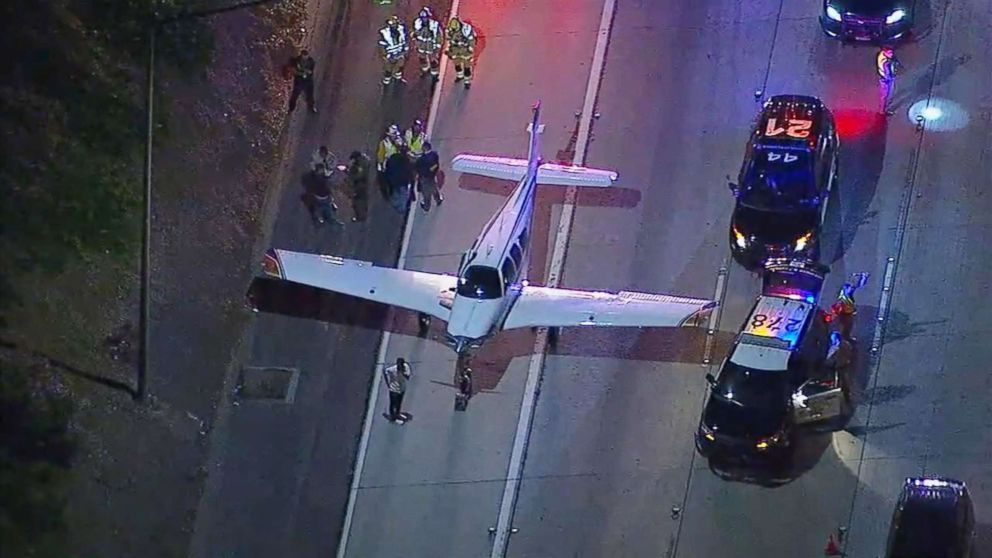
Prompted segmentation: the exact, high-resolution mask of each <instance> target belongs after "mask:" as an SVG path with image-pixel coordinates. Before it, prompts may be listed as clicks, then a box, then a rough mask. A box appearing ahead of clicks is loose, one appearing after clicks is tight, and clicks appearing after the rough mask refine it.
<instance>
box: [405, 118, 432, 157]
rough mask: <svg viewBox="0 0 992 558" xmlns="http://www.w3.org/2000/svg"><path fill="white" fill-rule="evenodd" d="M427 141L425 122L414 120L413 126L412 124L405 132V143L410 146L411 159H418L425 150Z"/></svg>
mask: <svg viewBox="0 0 992 558" xmlns="http://www.w3.org/2000/svg"><path fill="white" fill-rule="evenodd" d="M425 141H427V134H426V133H425V132H424V123H423V122H421V121H420V120H414V121H413V126H410V129H408V130H407V131H406V132H404V133H403V143H405V144H406V146H407V147H409V148H410V159H411V160H413V161H416V160H417V158H418V157H420V155H421V154H422V153H423V152H424V142H425Z"/></svg>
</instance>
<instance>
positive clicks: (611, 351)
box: [246, 277, 733, 392]
mask: <svg viewBox="0 0 992 558" xmlns="http://www.w3.org/2000/svg"><path fill="white" fill-rule="evenodd" d="M246 304H247V305H248V307H249V308H252V309H254V310H255V311H258V312H264V313H270V314H280V315H284V316H290V317H295V318H304V319H309V320H318V321H322V322H327V323H333V324H337V325H347V326H351V327H359V328H366V329H374V330H382V331H390V332H392V333H394V334H399V335H409V336H417V335H421V331H420V325H419V321H418V317H417V314H416V312H410V311H406V310H403V309H392V311H390V310H391V309H390V308H389V307H388V306H386V305H383V304H379V303H376V302H370V301H367V300H363V299H360V298H355V297H351V296H347V295H342V294H337V293H333V292H330V291H325V290H323V289H318V288H316V287H310V286H307V285H300V284H297V283H291V282H288V281H282V280H279V279H273V278H268V277H256V278H255V279H254V280H253V281H252V283H251V285H250V286H249V288H248V292H247V294H246ZM444 329H445V324H444V322H442V321H440V320H433V321H432V323H431V325H430V328H429V329H428V330H427V331H426V332H424V334H423V335H421V336H423V337H426V338H428V339H431V340H432V341H435V342H437V343H443V342H444ZM705 340H706V332H705V330H704V329H701V328H589V329H585V328H572V329H565V330H564V331H563V333H561V335H560V336H559V339H558V341H557V343H555V344H554V345H552V346H551V347H550V348H549V354H551V355H555V356H577V357H598V358H612V359H620V360H637V361H654V362H685V363H696V364H698V363H701V362H702V354H703V348H704V346H705ZM732 341H733V335H732V334H731V333H728V332H717V334H716V338H715V343H714V354H723V352H725V351H726V348H727V347H729V345H730V343H731V342H732ZM533 351H534V333H533V332H532V331H531V330H529V329H516V330H509V331H504V332H501V333H499V334H498V335H496V336H495V337H493V338H492V339H489V340H488V341H486V342H485V343H484V344H483V345H482V347H480V348H479V349H477V350H476V351H475V352H474V353H473V354H472V356H471V363H470V365H471V367H472V371H473V379H474V389H475V391H476V392H478V391H485V390H490V391H491V390H493V389H495V388H496V386H497V385H498V384H499V381H500V379H501V378H502V377H503V374H505V373H506V370H507V368H508V367H509V365H510V361H511V360H513V359H514V358H517V357H525V356H528V355H531V354H533Z"/></svg>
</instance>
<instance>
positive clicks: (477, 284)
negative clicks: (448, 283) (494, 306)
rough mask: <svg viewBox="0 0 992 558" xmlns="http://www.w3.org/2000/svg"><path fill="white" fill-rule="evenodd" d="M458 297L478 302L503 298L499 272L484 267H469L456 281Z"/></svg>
mask: <svg viewBox="0 0 992 558" xmlns="http://www.w3.org/2000/svg"><path fill="white" fill-rule="evenodd" d="M458 295H459V296H464V297H466V298H474V299H478V300H491V299H494V298H499V297H501V296H503V282H502V281H501V280H500V278H499V272H498V271H496V270H495V269H493V268H491V267H487V266H484V265H473V266H469V268H468V269H466V270H465V274H464V275H462V277H461V278H460V279H458Z"/></svg>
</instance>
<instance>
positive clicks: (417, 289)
mask: <svg viewBox="0 0 992 558" xmlns="http://www.w3.org/2000/svg"><path fill="white" fill-rule="evenodd" d="M533 113H534V114H533V120H532V122H531V124H530V126H528V128H527V129H528V131H529V132H530V149H529V152H528V155H527V160H523V159H507V158H502V157H489V156H481V155H467V154H461V155H458V156H456V157H455V158H454V159H453V160H452V165H451V166H452V169H453V170H455V171H458V172H463V173H471V174H475V175H480V176H486V177H490V178H498V179H504V180H517V181H519V184H518V185H517V187H516V188H515V189H514V190H513V192H512V193H511V194H510V196H509V198H507V200H506V201H505V202H504V203H503V206H502V207H501V208H500V210H499V211H498V212H497V213H496V214H495V215H494V216H493V217H492V218H491V219H490V220H489V222H488V223H487V224H486V226H485V227H484V228H483V229H482V233H481V234H479V237H478V238H477V239H476V241H475V243H474V244H472V247H471V248H470V249H469V250H467V251H466V252H465V253H464V254H463V255H462V259H461V263H460V264H459V266H458V274H457V275H447V274H439V273H426V272H423V271H412V270H406V269H393V268H386V267H378V266H375V265H372V264H371V263H370V262H364V261H359V260H350V259H345V258H339V257H336V256H324V255H317V254H305V253H300V252H291V251H288V250H278V249H270V250H269V251H268V252H267V253H266V254H265V259H264V261H263V264H262V269H263V272H264V273H265V274H266V275H269V276H272V277H276V278H278V279H283V280H286V281H292V282H294V283H301V284H304V285H310V286H313V287H318V288H321V289H326V290H329V291H333V292H337V293H343V294H346V295H350V296H354V297H359V298H363V299H367V300H372V301H375V302H380V303H384V304H390V305H393V306H399V307H402V308H406V309H409V310H414V311H416V312H419V313H420V314H421V316H422V319H424V318H425V315H429V316H434V317H436V318H439V319H441V320H444V321H445V322H447V330H446V336H447V341H448V343H450V344H451V345H452V346H453V348H454V350H455V352H457V353H458V354H459V355H462V354H463V353H465V352H466V351H467V349H468V348H470V347H471V348H475V347H478V346H480V345H481V344H482V342H483V341H485V340H486V339H487V338H488V337H491V336H492V335H495V334H496V333H498V332H499V331H501V330H504V329H513V328H522V327H532V328H533V327H551V328H560V327H567V326H623V327H681V326H685V325H695V324H698V323H699V322H698V321H697V320H698V319H699V318H700V317H702V316H704V315H705V314H707V313H708V312H709V311H711V310H712V309H713V308H714V307H716V303H715V302H712V301H709V300H702V299H696V298H685V297H679V296H671V295H663V294H649V293H637V292H626V291H621V292H619V293H609V292H597V291H580V290H572V289H558V288H550V287H539V286H534V285H530V284H528V281H527V277H526V275H527V269H528V267H529V266H528V261H529V252H530V250H529V249H528V248H529V247H530V239H531V227H532V222H531V221H532V217H533V214H534V197H535V192H536V190H537V185H538V184H549V185H560V186H588V187H596V188H602V187H608V186H610V185H611V184H612V183H613V182H614V181H615V180H616V179H617V173H615V172H612V171H607V170H599V169H591V168H586V167H579V166H571V165H560V164H552V163H543V162H542V161H541V158H540V155H539V153H538V134H539V133H541V132H542V131H543V128H544V126H543V125H541V124H540V102H538V103H537V104H535V105H534V107H533Z"/></svg>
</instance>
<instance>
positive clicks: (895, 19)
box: [885, 8, 906, 25]
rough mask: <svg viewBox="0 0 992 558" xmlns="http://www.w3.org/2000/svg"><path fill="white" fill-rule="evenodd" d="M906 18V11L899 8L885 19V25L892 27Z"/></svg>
mask: <svg viewBox="0 0 992 558" xmlns="http://www.w3.org/2000/svg"><path fill="white" fill-rule="evenodd" d="M905 17H906V10H904V9H902V8H899V9H897V10H896V11H894V12H892V13H891V14H889V17H887V18H885V23H886V24H887V25H892V24H893V23H899V22H900V21H902V20H903V18H905Z"/></svg>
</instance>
